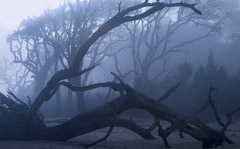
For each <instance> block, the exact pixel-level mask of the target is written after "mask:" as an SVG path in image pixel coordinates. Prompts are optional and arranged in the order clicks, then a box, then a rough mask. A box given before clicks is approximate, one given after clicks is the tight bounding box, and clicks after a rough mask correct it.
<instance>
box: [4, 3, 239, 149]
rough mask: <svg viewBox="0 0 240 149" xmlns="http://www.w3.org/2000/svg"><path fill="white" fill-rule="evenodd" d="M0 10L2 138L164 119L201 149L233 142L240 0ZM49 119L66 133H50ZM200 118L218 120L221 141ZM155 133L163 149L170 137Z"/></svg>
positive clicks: (68, 135) (52, 5)
mask: <svg viewBox="0 0 240 149" xmlns="http://www.w3.org/2000/svg"><path fill="white" fill-rule="evenodd" d="M17 6H19V7H17ZM1 7H2V8H0V9H1V11H0V13H1V14H0V50H1V52H0V58H1V59H0V68H1V69H0V91H1V92H2V93H1V94H0V127H2V128H5V126H6V129H5V130H1V129H0V132H1V134H3V135H1V134H0V140H2V138H4V140H5V139H6V138H7V139H6V140H9V138H10V140H11V139H12V136H14V135H12V136H11V135H10V137H5V136H8V135H9V132H11V131H12V129H13V130H14V131H13V132H14V133H16V134H19V136H20V137H19V136H18V135H16V136H14V137H13V140H14V139H17V140H19V138H20V140H32V139H43V140H45V139H46V140H51V141H52V140H54V141H65V140H69V139H72V138H74V137H76V136H78V135H82V134H85V133H88V132H91V131H94V130H98V129H100V128H103V127H107V126H111V128H110V131H109V132H111V129H112V128H113V126H114V124H115V123H117V122H119V121H117V120H118V119H117V116H118V115H119V114H120V117H124V118H126V117H127V118H129V119H130V120H133V119H134V118H141V119H142V120H143V119H144V118H147V120H149V118H151V119H153V117H155V119H156V120H158V119H163V120H165V121H167V122H169V123H171V126H170V127H169V129H171V127H172V126H173V127H177V128H174V131H176V130H177V131H179V135H180V137H181V135H182V133H186V134H189V135H190V136H192V137H193V138H195V139H197V140H199V141H202V143H203V145H202V146H203V147H212V146H213V145H216V146H218V145H220V144H221V143H222V142H223V141H224V140H225V141H226V142H227V143H229V144H232V142H231V140H230V139H228V138H226V137H225V131H226V130H227V128H228V126H229V125H230V124H232V116H233V115H234V116H236V117H239V114H240V113H239V110H240V100H239V99H240V92H239V89H240V65H239V64H240V26H239V24H240V1H239V0H228V1H226V0H182V1H179V0H157V1H154V0H122V1H121V2H119V0H76V1H75V0H72V1H61V0H59V1H39V2H36V3H35V2H33V1H27V0H25V1H21V2H20V1H9V2H6V3H4V5H3V6H1ZM126 99H127V100H128V101H125V100H126ZM129 100H131V101H129ZM120 101H121V102H120ZM122 101H123V103H122ZM126 103H128V104H126ZM121 104H122V105H121ZM155 104H156V105H155ZM157 105H158V106H157ZM114 106H116V107H114ZM118 106H119V107H118ZM168 107H169V108H168ZM129 109H133V110H129ZM137 109H141V111H139V110H137ZM125 111H127V112H125ZM144 111H145V112H144ZM146 111H147V112H146ZM94 112H95V113H94ZM149 113H150V114H149ZM180 114H183V115H186V117H184V116H182V115H180ZM9 115H10V116H9ZM74 116H76V117H74ZM110 116H112V117H110ZM188 116H189V117H188ZM223 116H226V119H228V120H229V121H227V123H226V124H223V123H222V121H221V118H222V117H223ZM72 117H74V118H73V119H70V118H72ZM113 117H114V118H113ZM44 118H45V119H44ZM52 118H54V119H56V118H58V119H59V118H63V119H64V121H61V122H60V123H63V125H62V126H60V127H57V126H56V127H53V128H49V127H47V125H45V123H47V121H49V119H52ZM81 118H82V119H81ZM91 118H92V119H91ZM195 118H197V119H199V120H201V121H203V122H204V123H211V122H215V121H216V120H217V123H219V124H220V126H222V127H223V130H222V133H221V134H220V133H218V132H215V130H212V129H211V128H209V127H208V126H206V125H205V124H204V123H201V122H200V121H198V120H196V119H195ZM68 120H69V122H68ZM97 120H99V121H97ZM65 121H67V122H66V123H64V122H65ZM112 121H114V122H112ZM115 121H117V122H115ZM85 122H86V124H85ZM97 122H98V123H97ZM147 122H148V121H147ZM8 123H11V125H10V126H9V127H8ZM17 123H19V125H16V124H17ZM95 123H97V124H99V126H95V125H94V124H95ZM111 123H113V124H111ZM129 123H130V124H129ZM5 124H7V125H5ZM65 124H66V125H65ZM77 124H79V125H81V127H82V129H83V130H81V128H78V127H76V126H75V125H77ZM233 124H234V123H233ZM116 125H117V126H120V127H124V128H127V129H129V130H131V131H133V132H135V133H137V134H140V136H141V135H142V137H143V138H144V135H146V134H148V133H149V132H148V131H149V130H151V129H150V128H151V127H150V128H149V129H148V130H147V133H146V134H141V132H142V130H144V128H139V127H138V126H137V125H135V123H134V124H133V123H132V122H128V121H127V120H126V121H124V120H123V121H121V120H120V124H119V123H117V124H116ZM154 125H155V127H158V135H159V136H161V137H162V138H163V141H164V138H165V139H166V137H167V136H168V135H169V134H170V133H171V132H170V133H169V134H168V135H167V130H168V129H166V132H164V131H165V130H163V128H162V127H161V125H160V120H159V121H158V126H157V123H156V124H154ZM154 125H153V126H154ZM175 125H176V126H175ZM130 126H131V127H130ZM164 126H165V124H164ZM192 126H193V127H192ZM61 127H63V128H64V129H62V130H63V131H66V132H63V134H61V132H60V131H59V130H61ZM70 127H73V128H74V129H73V128H70ZM75 127H76V128H75ZM85 127H86V128H85ZM135 127H137V129H135ZM155 127H154V128H155ZM195 127H196V128H195ZM15 128H16V131H15ZM29 128H31V129H29ZM197 128H198V129H197ZM48 129H49V131H48ZM8 130H9V131H8ZM25 130H26V132H27V133H24V131H25ZM46 130H47V131H46ZM139 130H141V131H140V132H138V131H139ZM2 131H3V133H2ZM18 131H19V132H18ZM161 131H163V133H161ZM199 131H201V132H203V133H205V134H203V133H199ZM195 132H196V133H195ZM14 133H13V134H14ZM22 133H23V134H22ZM38 133H39V134H40V135H36V134H38ZM51 133H52V134H51ZM150 133H151V131H150ZM165 133H166V134H165ZM21 134H22V135H23V136H21ZM53 134H54V135H53ZM219 134H220V135H219ZM65 135H66V136H65ZM201 135H202V136H201ZM215 135H216V136H215ZM235 135H236V134H235ZM206 136H208V138H207V139H206V138H204V137H206ZM212 136H214V137H215V138H217V139H216V140H215V138H214V139H212V138H211V137H212ZM223 136H224V137H223ZM21 137H22V138H21ZM55 137H56V138H55ZM61 137H62V138H61ZM148 137H149V136H147V137H146V136H145V139H146V138H148ZM151 137H152V136H151V135H150V138H151ZM221 137H222V138H221ZM209 138H210V139H209ZM148 139H149V138H148ZM208 139H209V140H210V142H209V140H208ZM218 139H220V141H219V140H218ZM206 140H207V141H206ZM166 143H167V141H166V140H165V141H164V144H165V147H168V143H167V144H166Z"/></svg>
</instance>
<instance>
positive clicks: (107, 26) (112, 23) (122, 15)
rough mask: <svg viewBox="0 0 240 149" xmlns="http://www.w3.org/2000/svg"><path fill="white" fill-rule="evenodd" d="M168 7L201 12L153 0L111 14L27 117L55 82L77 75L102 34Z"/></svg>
mask: <svg viewBox="0 0 240 149" xmlns="http://www.w3.org/2000/svg"><path fill="white" fill-rule="evenodd" d="M169 7H187V8H190V9H192V10H193V11H194V12H196V13H197V14H200V15H201V14H202V13H201V12H200V11H199V10H198V9H197V8H196V7H195V4H187V3H182V2H180V3H170V4H167V3H162V2H154V3H148V2H147V3H145V2H143V3H141V4H138V5H135V6H132V7H129V8H126V9H124V10H122V11H121V12H119V13H117V14H116V15H115V16H113V17H112V18H111V19H109V20H108V21H107V22H105V23H104V24H103V25H102V26H101V27H99V28H98V29H97V31H96V32H95V33H93V34H92V36H91V37H89V39H88V40H87V41H86V42H85V43H84V44H83V45H82V46H81V47H80V48H79V49H78V52H77V53H76V55H75V57H74V59H73V63H72V65H71V66H70V67H69V68H67V69H65V70H61V71H58V72H57V73H55V74H54V75H53V76H52V78H51V79H50V80H49V81H48V83H47V85H46V86H45V87H44V88H43V90H42V91H41V93H40V94H39V95H38V96H37V98H36V99H35V101H34V102H33V104H32V106H31V107H30V109H29V110H28V113H27V119H31V117H32V116H33V115H34V113H36V111H37V110H38V109H39V108H40V107H41V105H42V104H43V102H44V101H48V100H49V99H50V98H51V96H50V93H51V92H52V91H53V90H54V88H55V87H56V86H57V84H58V83H59V82H60V81H61V80H64V79H69V78H73V77H76V76H79V75H80V74H79V68H80V66H81V64H82V60H83V57H84V56H85V55H86V53H87V51H88V50H89V48H90V47H91V46H92V45H93V44H94V43H95V42H96V41H97V40H98V39H99V38H100V37H102V36H103V35H105V34H106V33H108V32H109V31H111V30H112V29H114V28H116V27H118V26H120V25H121V24H123V23H126V22H130V21H134V20H139V19H142V18H145V17H147V16H150V15H151V14H154V13H155V12H157V11H161V10H163V9H164V8H169ZM143 8H148V9H147V10H146V11H143V12H142V13H140V14H137V15H131V16H130V15H129V16H128V14H129V13H131V12H134V11H137V10H140V9H142V10H143Z"/></svg>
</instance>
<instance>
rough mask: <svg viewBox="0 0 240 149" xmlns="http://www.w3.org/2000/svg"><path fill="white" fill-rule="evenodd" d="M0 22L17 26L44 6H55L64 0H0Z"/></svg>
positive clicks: (40, 10)
mask: <svg viewBox="0 0 240 149" xmlns="http://www.w3.org/2000/svg"><path fill="white" fill-rule="evenodd" d="M0 1H1V5H0V23H1V24H2V23H3V24H8V25H11V26H17V25H18V24H19V22H20V21H21V20H22V19H24V18H27V17H28V16H34V15H39V14H41V12H43V10H44V9H46V8H55V7H57V6H58V5H59V4H60V3H62V2H64V0H0Z"/></svg>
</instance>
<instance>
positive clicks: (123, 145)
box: [0, 119, 240, 149]
mask: <svg viewBox="0 0 240 149" xmlns="http://www.w3.org/2000/svg"><path fill="white" fill-rule="evenodd" d="M134 121H135V122H137V123H138V124H141V125H142V126H143V127H148V126H149V125H150V124H151V120H146V119H134ZM208 125H209V126H211V127H213V128H216V129H218V127H217V125H216V124H215V123H210V124H208ZM163 126H165V127H167V126H168V124H167V123H163ZM107 131H108V128H104V129H100V130H97V131H94V132H92V133H89V134H86V135H83V136H80V137H76V138H74V139H72V140H70V141H67V142H49V141H29V142H27V141H0V149H81V148H83V147H81V146H80V145H78V144H77V142H81V143H90V142H93V141H95V140H98V139H99V138H101V137H103V136H104V135H105V134H106V132H107ZM153 134H154V136H156V139H155V140H143V139H142V138H141V137H139V136H137V135H136V134H134V133H132V132H130V131H128V130H126V129H123V128H114V130H113V132H112V133H111V135H110V136H109V138H108V140H107V141H104V142H101V143H99V144H97V145H95V146H94V147H90V148H91V149H159V148H164V145H163V142H162V140H161V138H160V137H157V131H156V130H155V131H154V132H153ZM227 136H228V137H230V138H231V139H232V140H234V141H235V144H234V145H228V144H224V145H223V146H220V147H218V148H224V149H239V148H240V121H237V122H236V121H235V122H234V123H233V124H232V125H231V126H230V127H229V129H228V131H227ZM168 141H169V143H170V146H171V147H172V148H182V149H186V148H190V149H198V148H201V143H200V142H198V141H196V140H194V139H193V138H191V137H190V136H188V135H186V134H184V139H181V138H180V137H179V135H178V133H177V132H175V133H173V134H172V135H170V136H169V137H168Z"/></svg>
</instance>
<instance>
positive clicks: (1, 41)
mask: <svg viewBox="0 0 240 149" xmlns="http://www.w3.org/2000/svg"><path fill="white" fill-rule="evenodd" d="M71 1H75V0H71ZM0 2H1V5H0V58H1V57H2V56H5V57H6V56H9V52H8V51H9V50H8V44H7V43H6V37H7V35H8V34H9V33H10V32H11V31H12V30H14V29H16V28H17V27H18V26H19V24H20V22H21V20H23V19H26V18H28V17H29V16H36V15H40V14H41V13H42V12H43V11H44V10H45V9H47V8H56V7H57V6H58V5H59V4H60V3H63V2H64V0H0Z"/></svg>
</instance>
